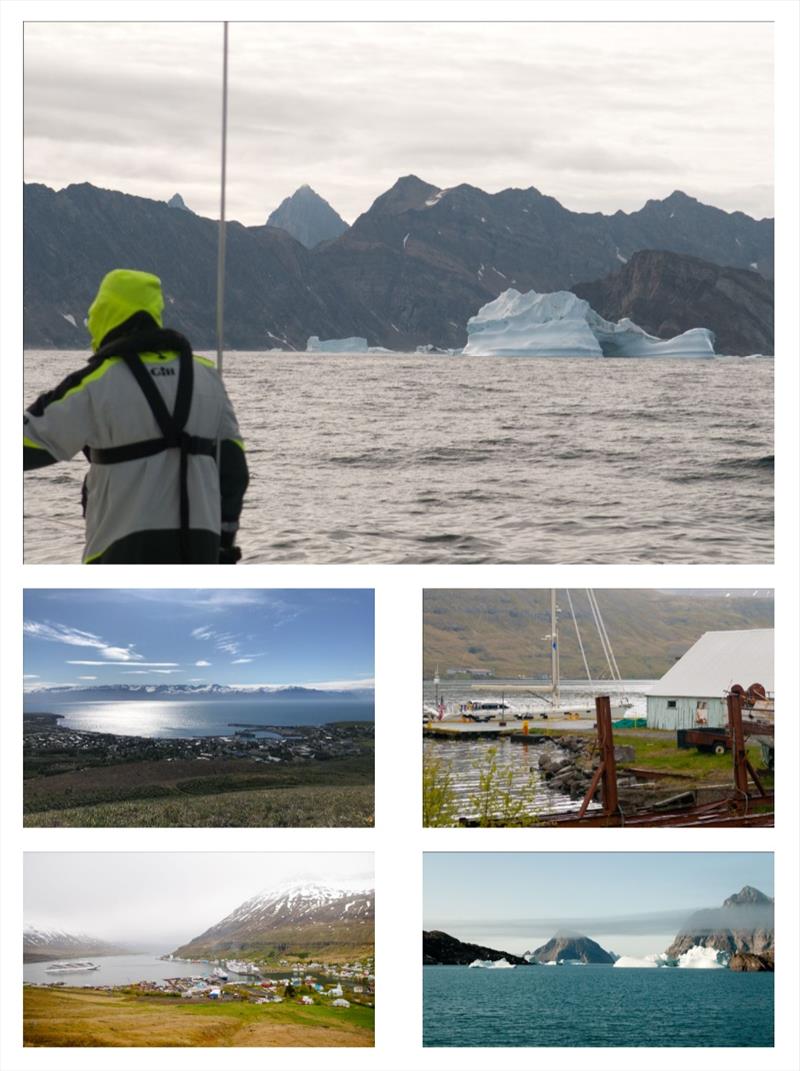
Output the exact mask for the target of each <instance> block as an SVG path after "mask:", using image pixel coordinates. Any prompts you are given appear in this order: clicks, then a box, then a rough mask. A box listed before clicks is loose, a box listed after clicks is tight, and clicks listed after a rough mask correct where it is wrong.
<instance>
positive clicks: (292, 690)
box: [25, 684, 373, 699]
mask: <svg viewBox="0 0 800 1071" xmlns="http://www.w3.org/2000/svg"><path fill="white" fill-rule="evenodd" d="M372 692H373V689H372V688H371V687H369V688H345V689H340V690H336V689H328V688H307V687H304V686H303V685H298V684H286V685H277V684H263V685H262V684H254V685H247V684H96V685H93V686H91V687H86V686H85V685H77V684H54V685H39V686H36V685H34V686H33V687H30V688H26V690H25V694H26V695H44V696H60V695H69V696H73V695H74V696H77V697H78V698H81V697H90V696H94V695H98V696H100V697H101V698H104V699H113V698H118V699H125V698H128V697H131V698H135V699H141V698H142V697H143V696H156V697H162V696H188V697H189V698H190V699H194V698H197V699H203V698H214V697H215V696H226V697H229V698H234V699H235V698H237V697H239V696H244V697H248V696H263V697H265V698H270V697H274V698H279V699H291V698H302V699H329V698H330V699H336V698H338V699H341V698H365V697H367V696H370V695H372Z"/></svg>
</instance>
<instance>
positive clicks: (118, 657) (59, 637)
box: [22, 621, 144, 662]
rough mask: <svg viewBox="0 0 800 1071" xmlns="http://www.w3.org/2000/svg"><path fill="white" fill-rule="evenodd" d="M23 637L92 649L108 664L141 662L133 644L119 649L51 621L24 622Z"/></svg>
mask: <svg viewBox="0 0 800 1071" xmlns="http://www.w3.org/2000/svg"><path fill="white" fill-rule="evenodd" d="M22 631H23V634H24V635H25V636H29V637H30V638H31V639H37V640H46V641H47V642H48V643H63V644H66V645H67V646H68V647H92V648H94V649H95V650H97V651H99V652H100V653H101V654H102V656H103V657H104V658H106V659H108V661H109V662H141V661H142V659H143V658H144V655H141V654H139V653H138V652H137V651H134V649H133V644H129V645H128V646H127V647H119V646H115V645H114V644H111V643H108V641H106V640H104V639H103V638H102V637H101V636H98V635H96V634H95V633H94V632H86V631H84V630H83V629H79V628H74V627H73V626H71V625H62V624H59V623H58V622H52V621H25V622H24V623H23V626H22Z"/></svg>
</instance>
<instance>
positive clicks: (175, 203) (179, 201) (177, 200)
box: [167, 193, 192, 212]
mask: <svg viewBox="0 0 800 1071" xmlns="http://www.w3.org/2000/svg"><path fill="white" fill-rule="evenodd" d="M167 205H168V206H169V208H179V209H180V210H181V211H182V212H191V211H192V210H191V208H189V206H188V205H187V204H186V202H185V201H184V199H183V198H182V197H181V195H180V194H179V193H173V195H172V197H170V199H169V200H168V201H167Z"/></svg>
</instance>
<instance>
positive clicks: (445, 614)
mask: <svg viewBox="0 0 800 1071" xmlns="http://www.w3.org/2000/svg"><path fill="white" fill-rule="evenodd" d="M596 595H597V601H598V603H599V605H600V609H601V611H602V613H603V617H604V619H605V623H606V626H607V628H608V632H609V635H610V637H611V642H612V645H613V648H614V654H615V656H616V658H617V661H618V663H619V668H620V671H621V673H622V675H623V677H627V678H630V679H653V678H656V677H661V676H662V675H663V674H664V673H666V671H667V670H668V669H669V667H670V666H671V665H673V663H674V662H675V661H676V660H677V659H678V658H680V657H681V655H683V654H685V653H686V651H687V650H688V649H689V648H690V647H691V645H692V644H693V643H694V642H695V641H696V640H697V639H699V637H700V636H701V635H702V634H703V633H704V632H706V631H708V630H711V629H748V628H772V625H773V620H774V602H773V598H772V593H771V592H766V591H765V592H763V594H762V595H761V596H758V597H752V596H750V593H749V592H748V593H747V596H746V597H745V595H744V594H743V593H741V592H735V591H734V592H731V593H730V598H726V593H725V592H716V593H714V594H711V593H709V595H708V596H707V597H704V598H697V597H696V596H693V595H687V594H685V593H683V592H677V591H676V592H659V591H654V590H652V589H626V588H607V589H603V590H602V591H597V592H596ZM571 596H572V600H573V605H574V608H575V616H576V618H577V621H578V627H579V628H580V632H581V639H582V640H583V643H584V647H585V649H586V655H587V658H588V661H589V667H590V669H591V670H592V671H593V672H594V673H600V672H602V671H603V667H604V666H605V665H606V661H605V656H604V654H603V650H602V644H601V641H600V637H599V634H598V631H597V629H596V627H595V625H594V621H593V618H592V614H591V610H590V608H589V603H588V600H587V598H586V595H585V593H584V592H582V591H577V590H575V591H572V592H571ZM549 598H550V593H549V591H548V590H546V589H543V588H542V589H533V590H526V589H524V588H484V589H479V588H473V589H466V588H465V589H446V588H428V589H426V591H425V597H424V600H423V664H424V672H425V674H426V676H428V677H430V676H431V675H432V674H433V672H434V670H435V668H436V666H437V664H438V666H439V668H440V670H441V672H442V674H446V673H447V671H448V669H451V668H458V667H477V668H480V669H484V670H490V671H491V672H493V674H494V675H495V676H496V677H499V678H502V677H516V676H534V675H545V674H547V673H549V669H550V649H549V647H548V645H547V643H546V642H542V639H541V637H542V636H544V635H545V633H547V632H548V631H549V620H550V608H549ZM558 605H559V607H560V609H561V613H560V614H559V634H560V650H561V673H562V675H563V677H564V678H573V679H578V680H581V679H583V678H584V677H585V671H584V668H583V660H582V658H581V653H580V648H579V646H578V641H577V638H576V636H575V629H574V627H573V624H572V617H571V614H570V613H569V604H568V603H567V599H566V595H565V593H564V592H563V591H559V592H558Z"/></svg>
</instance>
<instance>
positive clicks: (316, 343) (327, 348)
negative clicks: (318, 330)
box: [306, 335, 369, 353]
mask: <svg viewBox="0 0 800 1071" xmlns="http://www.w3.org/2000/svg"><path fill="white" fill-rule="evenodd" d="M368 350H369V346H368V345H367V340H366V339H365V338H326V339H321V338H318V337H317V336H316V335H312V336H311V338H310V339H309V340H308V342H307V343H306V353H366V352H367V351H368Z"/></svg>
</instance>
